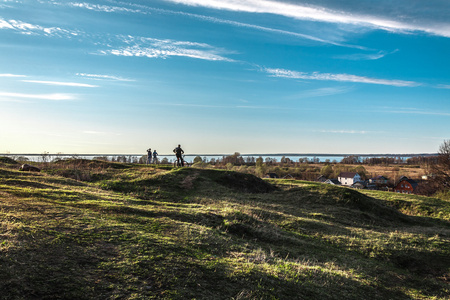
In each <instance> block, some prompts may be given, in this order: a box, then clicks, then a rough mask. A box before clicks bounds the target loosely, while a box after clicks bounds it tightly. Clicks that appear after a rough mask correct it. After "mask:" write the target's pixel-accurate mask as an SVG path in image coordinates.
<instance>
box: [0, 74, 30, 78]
mask: <svg viewBox="0 0 450 300" xmlns="http://www.w3.org/2000/svg"><path fill="white" fill-rule="evenodd" d="M0 77H27V76H26V75H18V74H0Z"/></svg>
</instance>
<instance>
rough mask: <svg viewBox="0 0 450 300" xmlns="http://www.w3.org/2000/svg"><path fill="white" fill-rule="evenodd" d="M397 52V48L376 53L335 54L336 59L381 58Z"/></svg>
mask: <svg viewBox="0 0 450 300" xmlns="http://www.w3.org/2000/svg"><path fill="white" fill-rule="evenodd" d="M396 52H398V49H396V50H394V51H391V52H386V51H378V52H376V53H355V54H348V55H340V56H336V58H338V59H346V60H377V59H380V58H383V57H385V56H387V55H390V54H394V53H396Z"/></svg>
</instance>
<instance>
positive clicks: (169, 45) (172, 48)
mask: <svg viewBox="0 0 450 300" xmlns="http://www.w3.org/2000/svg"><path fill="white" fill-rule="evenodd" d="M122 42H123V43H125V44H127V45H128V46H119V47H118V48H116V49H111V50H103V51H100V53H101V54H112V55H116V56H136V57H148V58H163V59H165V58H168V57H172V56H183V57H190V58H197V59H203V60H210V61H228V62H232V61H234V60H232V59H230V58H227V57H225V56H222V54H223V53H225V51H224V50H223V49H219V48H215V47H213V46H211V45H208V44H204V43H195V42H189V41H176V40H170V39H165V40H161V39H154V38H143V37H132V36H127V37H124V38H123V40H122Z"/></svg>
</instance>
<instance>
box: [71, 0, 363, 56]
mask: <svg viewBox="0 0 450 300" xmlns="http://www.w3.org/2000/svg"><path fill="white" fill-rule="evenodd" d="M117 4H118V5H122V6H110V5H94V4H89V3H70V4H69V5H71V6H73V7H78V8H85V9H90V10H95V11H100V12H107V13H119V12H127V13H137V14H144V15H147V14H152V13H154V12H156V13H158V14H167V15H181V16H185V17H189V18H194V19H197V20H200V21H205V22H210V23H216V24H226V25H230V26H234V27H241V28H250V29H254V30H258V31H265V32H271V33H275V34H282V35H287V36H290V37H296V38H300V39H306V40H310V41H315V42H318V43H323V44H330V45H335V46H342V47H349V48H357V49H366V48H365V47H361V46H358V45H350V44H345V43H339V42H336V41H333V40H329V39H323V38H320V37H317V36H313V35H309V34H303V33H299V32H292V31H288V30H281V29H276V28H270V27H265V26H260V25H254V24H249V23H243V22H237V21H232V20H227V19H220V18H216V17H210V16H205V15H199V14H193V13H187V12H182V11H173V10H166V9H160V8H154V7H149V6H145V5H141V4H135V3H126V2H120V1H119V2H117ZM124 6H132V7H135V8H136V9H130V8H126V7H124Z"/></svg>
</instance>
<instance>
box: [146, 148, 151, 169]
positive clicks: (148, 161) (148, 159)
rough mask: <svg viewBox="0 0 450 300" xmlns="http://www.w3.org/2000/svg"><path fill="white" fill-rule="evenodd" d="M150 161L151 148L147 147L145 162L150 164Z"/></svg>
mask: <svg viewBox="0 0 450 300" xmlns="http://www.w3.org/2000/svg"><path fill="white" fill-rule="evenodd" d="M151 163H152V149H150V148H148V149H147V164H148V165H149V164H151Z"/></svg>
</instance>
